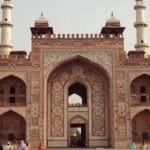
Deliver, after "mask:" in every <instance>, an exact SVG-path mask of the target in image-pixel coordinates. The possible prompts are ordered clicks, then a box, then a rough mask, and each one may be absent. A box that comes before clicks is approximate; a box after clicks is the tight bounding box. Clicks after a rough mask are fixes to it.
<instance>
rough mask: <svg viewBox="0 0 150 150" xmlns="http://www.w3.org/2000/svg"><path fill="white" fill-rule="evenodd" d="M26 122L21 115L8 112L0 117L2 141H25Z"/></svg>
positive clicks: (0, 138) (0, 139)
mask: <svg viewBox="0 0 150 150" xmlns="http://www.w3.org/2000/svg"><path fill="white" fill-rule="evenodd" d="M25 131H26V122H25V119H24V118H23V117H22V116H20V115H19V114H17V113H15V112H13V111H8V112H6V113H4V114H2V115H1V116H0V141H1V142H6V141H12V142H16V141H19V140H25V137H26V136H25Z"/></svg>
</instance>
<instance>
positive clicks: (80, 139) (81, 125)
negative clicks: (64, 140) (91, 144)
mask: <svg viewBox="0 0 150 150" xmlns="http://www.w3.org/2000/svg"><path fill="white" fill-rule="evenodd" d="M69 128H70V133H69V134H68V136H69V146H70V147H86V146H87V139H88V137H87V136H88V135H87V128H88V126H87V122H86V120H85V119H84V118H82V117H81V116H75V117H74V118H72V119H71V120H70V125H69Z"/></svg>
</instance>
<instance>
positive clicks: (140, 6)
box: [134, 0, 149, 56]
mask: <svg viewBox="0 0 150 150" xmlns="http://www.w3.org/2000/svg"><path fill="white" fill-rule="evenodd" d="M135 1H136V5H135V6H134V9H135V10H136V22H135V24H134V27H135V28H136V38H137V40H136V42H137V43H136V44H135V49H136V50H137V51H144V52H145V56H147V53H148V48H149V46H148V43H147V37H146V31H147V26H148V24H147V23H146V21H145V13H144V11H145V8H146V7H145V5H144V3H143V0H135Z"/></svg>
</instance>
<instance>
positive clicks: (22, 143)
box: [0, 140, 30, 150]
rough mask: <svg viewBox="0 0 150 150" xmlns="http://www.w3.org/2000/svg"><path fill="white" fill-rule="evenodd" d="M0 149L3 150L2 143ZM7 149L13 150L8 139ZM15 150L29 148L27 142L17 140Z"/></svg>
mask: <svg viewBox="0 0 150 150" xmlns="http://www.w3.org/2000/svg"><path fill="white" fill-rule="evenodd" d="M0 150H4V148H3V145H2V144H1V143H0ZM7 150H13V145H12V144H11V142H10V141H8V143H7ZM17 150H30V148H29V144H28V143H27V142H26V143H25V142H24V141H23V140H22V141H20V142H19V145H18V149H17Z"/></svg>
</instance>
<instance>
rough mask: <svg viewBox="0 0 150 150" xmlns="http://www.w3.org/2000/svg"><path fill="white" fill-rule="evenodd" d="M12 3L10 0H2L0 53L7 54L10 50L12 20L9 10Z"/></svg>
mask: <svg viewBox="0 0 150 150" xmlns="http://www.w3.org/2000/svg"><path fill="white" fill-rule="evenodd" d="M12 8H13V5H12V4H11V0H4V3H3V4H2V5H1V9H2V21H1V22H0V27H1V43H0V55H9V52H10V51H11V50H12V48H13V46H12V41H11V30H12V26H13V24H12V21H11V11H12Z"/></svg>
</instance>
